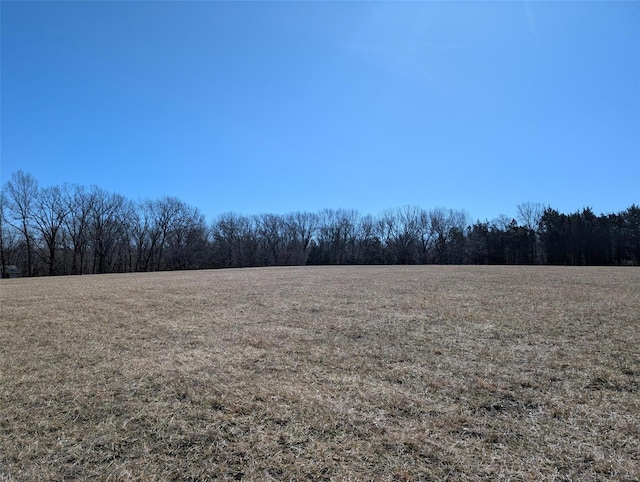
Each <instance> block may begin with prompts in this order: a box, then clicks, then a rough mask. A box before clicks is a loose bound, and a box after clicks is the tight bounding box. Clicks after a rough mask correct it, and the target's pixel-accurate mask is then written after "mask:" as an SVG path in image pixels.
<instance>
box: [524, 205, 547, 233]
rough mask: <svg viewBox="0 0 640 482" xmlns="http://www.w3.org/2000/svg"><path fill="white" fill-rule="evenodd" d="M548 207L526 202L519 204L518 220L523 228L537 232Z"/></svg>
mask: <svg viewBox="0 0 640 482" xmlns="http://www.w3.org/2000/svg"><path fill="white" fill-rule="evenodd" d="M545 209H546V206H545V205H544V204H542V203H532V202H526V203H522V204H518V220H519V221H520V223H522V226H524V227H526V228H527V229H530V230H531V231H537V230H538V226H539V225H540V220H541V219H542V215H543V214H544V210H545Z"/></svg>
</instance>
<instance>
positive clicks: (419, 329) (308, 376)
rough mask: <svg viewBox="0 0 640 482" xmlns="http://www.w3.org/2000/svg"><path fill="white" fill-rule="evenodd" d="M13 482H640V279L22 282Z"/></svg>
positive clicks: (11, 365)
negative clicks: (610, 481)
mask: <svg viewBox="0 0 640 482" xmlns="http://www.w3.org/2000/svg"><path fill="white" fill-rule="evenodd" d="M0 303H1V308H0V480H2V481H10V480H25V481H27V480H29V481H30V480H111V481H117V480H139V481H161V480H162V481H164V480H192V481H196V480H200V481H202V480H214V479H219V480H354V481H355V480H376V481H378V480H380V481H385V480H387V481H391V480H399V481H403V480H406V481H408V480H424V481H426V480H567V481H568V480H574V481H578V480H579V481H589V480H628V481H632V480H639V479H640V348H639V347H640V269H633V268H627V269H623V268H556V267H442V266H427V267H317V268H311V267H304V268H264V269H243V270H219V271H197V272H173V273H153V274H128V275H103V276H84V277H64V278H40V279H18V280H4V281H2V282H1V283H0Z"/></svg>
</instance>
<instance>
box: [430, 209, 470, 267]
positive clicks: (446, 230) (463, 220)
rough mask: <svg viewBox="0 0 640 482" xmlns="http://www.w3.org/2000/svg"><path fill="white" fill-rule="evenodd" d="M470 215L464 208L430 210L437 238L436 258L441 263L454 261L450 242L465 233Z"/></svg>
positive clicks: (432, 228) (431, 224)
mask: <svg viewBox="0 0 640 482" xmlns="http://www.w3.org/2000/svg"><path fill="white" fill-rule="evenodd" d="M468 219H469V216H468V215H467V213H466V212H465V211H463V210H455V209H445V208H434V209H431V210H430V211H429V223H430V226H431V230H432V232H433V235H434V238H435V258H434V261H435V262H436V263H439V264H448V263H451V262H453V261H454V259H453V256H452V253H451V250H450V249H449V246H448V245H449V243H450V242H451V241H452V240H454V239H455V240H459V239H460V236H461V235H463V234H464V229H465V227H466V225H467V224H468Z"/></svg>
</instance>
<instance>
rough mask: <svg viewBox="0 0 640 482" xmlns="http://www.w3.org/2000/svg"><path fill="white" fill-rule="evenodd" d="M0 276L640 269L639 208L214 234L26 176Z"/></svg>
mask: <svg viewBox="0 0 640 482" xmlns="http://www.w3.org/2000/svg"><path fill="white" fill-rule="evenodd" d="M0 257H1V259H0V267H1V270H2V272H1V274H2V276H3V277H5V274H6V273H5V272H6V271H7V267H8V266H16V267H17V268H18V269H19V270H20V272H21V273H22V275H23V276H42V275H64V274H88V273H113V272H134V271H135V272H138V271H140V272H144V271H160V270H179V269H204V268H232V267H248V266H278V265H288V266H291V265H324V264H556V265H574V266H584V265H636V266H637V265H638V264H639V263H640V206H638V205H635V204H634V205H632V206H631V207H629V208H628V209H626V210H624V211H621V212H619V213H612V214H606V215H605V214H602V215H596V214H595V213H594V212H593V211H592V210H591V209H590V208H584V209H583V210H581V211H577V212H575V213H571V214H563V213H560V212H558V211H557V210H555V209H553V208H551V207H549V206H545V205H543V204H539V203H523V204H521V205H519V206H518V216H517V219H511V218H508V217H506V216H500V217H498V218H497V219H495V220H493V221H484V222H482V221H476V222H472V221H471V220H470V219H469V216H468V215H467V214H466V212H465V211H462V210H454V209H445V208H431V209H423V208H420V207H415V206H405V207H401V208H395V209H388V210H385V211H384V212H382V213H381V214H379V215H375V216H374V215H371V214H364V215H363V214H361V213H359V212H358V211H356V210H352V209H325V210H323V211H321V212H319V213H313V212H294V213H289V214H284V215H281V214H257V215H252V216H246V215H241V214H237V213H233V212H230V213H226V214H222V215H220V216H218V218H217V219H215V220H213V221H212V222H211V223H207V221H206V220H205V217H204V215H203V214H202V213H201V212H200V210H199V209H198V208H196V207H194V206H190V205H188V204H186V203H184V202H183V201H181V200H180V199H177V198H175V197H169V196H165V197H162V198H161V199H157V200H145V201H133V200H130V199H127V198H126V197H124V196H122V195H120V194H117V193H112V192H108V191H106V190H104V189H101V188H100V187H96V186H91V187H85V186H78V185H67V184H65V185H63V186H51V187H44V188H41V187H40V186H39V184H38V181H37V180H36V179H35V178H34V177H33V176H32V175H30V174H28V173H25V172H23V171H17V172H15V173H13V174H12V176H11V179H10V180H9V181H7V182H6V183H5V184H4V185H3V186H2V191H1V195H0Z"/></svg>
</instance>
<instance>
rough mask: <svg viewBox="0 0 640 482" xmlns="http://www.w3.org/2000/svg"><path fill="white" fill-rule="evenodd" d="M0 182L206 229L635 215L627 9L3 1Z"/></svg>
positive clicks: (639, 88)
mask: <svg viewBox="0 0 640 482" xmlns="http://www.w3.org/2000/svg"><path fill="white" fill-rule="evenodd" d="M1 9H2V10H1V23H2V25H1V26H2V32H1V35H2V38H1V40H2V44H1V67H2V71H1V76H2V78H1V80H2V85H1V119H0V120H1V125H2V131H1V134H2V139H1V141H2V144H1V155H2V159H1V162H2V164H1V167H2V171H1V176H2V181H3V182H4V181H6V180H7V179H8V178H9V176H10V175H11V173H12V172H14V171H16V170H18V169H22V170H24V171H26V172H28V173H30V174H32V175H34V176H35V177H36V178H37V179H38V180H39V181H40V183H41V185H52V184H62V183H64V182H68V183H76V184H82V185H92V184H95V185H98V186H100V187H103V188H105V189H108V190H111V191H116V192H119V193H121V194H123V195H125V196H127V197H129V198H131V199H134V200H136V199H146V198H150V199H155V198H159V197H161V196H163V195H170V196H176V197H178V198H180V199H182V200H184V201H186V202H187V203H189V204H191V205H194V206H196V207H198V208H200V209H201V211H202V212H203V213H204V214H205V215H206V216H207V219H208V220H212V219H213V218H214V217H215V216H217V215H218V214H220V213H223V212H227V211H235V212H238V213H240V214H247V215H249V214H258V213H264V212H271V213H286V212H291V211H298V210H310V211H320V210H321V209H323V208H340V207H342V208H354V209H358V210H359V211H360V212H362V213H370V214H378V213H379V212H380V211H382V210H383V209H385V208H394V207H400V206H404V205H418V206H421V207H424V208H432V207H436V206H443V207H449V208H460V209H466V210H467V211H468V212H469V214H470V215H471V217H472V218H473V219H481V220H484V219H492V218H494V217H497V216H498V215H499V214H506V215H508V216H514V215H515V214H516V205H517V204H519V203H522V202H542V203H545V204H550V205H551V206H552V207H555V208H556V209H559V210H560V211H562V212H572V211H575V210H578V209H581V208H582V207H585V206H591V207H592V208H593V209H594V211H595V212H596V213H602V212H604V213H609V212H617V211H620V210H623V209H626V208H627V207H629V206H630V205H631V204H632V203H640V3H639V2H533V1H532V2H518V1H507V2H401V3H393V2H388V3H387V2H384V3H368V2H317V3H303V2H255V3H253V2H207V1H201V2H177V1H176V2H11V1H2V2H1Z"/></svg>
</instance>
